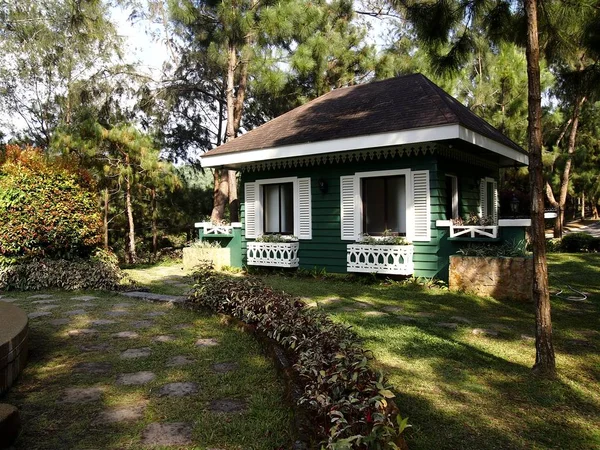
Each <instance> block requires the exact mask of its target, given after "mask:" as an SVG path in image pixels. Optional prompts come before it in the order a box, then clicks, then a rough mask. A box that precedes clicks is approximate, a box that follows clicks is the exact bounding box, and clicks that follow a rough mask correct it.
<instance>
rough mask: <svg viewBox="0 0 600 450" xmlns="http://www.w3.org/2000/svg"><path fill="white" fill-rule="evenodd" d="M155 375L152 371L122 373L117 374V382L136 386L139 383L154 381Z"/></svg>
mask: <svg viewBox="0 0 600 450" xmlns="http://www.w3.org/2000/svg"><path fill="white" fill-rule="evenodd" d="M155 378H156V375H155V374H153V373H152V372H147V371H143V372H133V373H122V374H120V375H117V381H116V383H117V384H120V385H122V386H137V385H141V384H147V383H150V382H151V381H154V379H155Z"/></svg>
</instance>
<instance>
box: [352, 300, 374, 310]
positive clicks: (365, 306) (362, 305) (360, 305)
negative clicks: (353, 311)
mask: <svg viewBox="0 0 600 450" xmlns="http://www.w3.org/2000/svg"><path fill="white" fill-rule="evenodd" d="M353 305H354V306H355V307H357V308H361V309H369V308H371V307H372V305H369V304H368V303H365V302H354V303H353Z"/></svg>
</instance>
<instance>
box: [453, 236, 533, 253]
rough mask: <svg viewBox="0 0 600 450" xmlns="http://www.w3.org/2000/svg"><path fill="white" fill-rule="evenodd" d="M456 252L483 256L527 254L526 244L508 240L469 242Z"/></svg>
mask: <svg viewBox="0 0 600 450" xmlns="http://www.w3.org/2000/svg"><path fill="white" fill-rule="evenodd" d="M456 253H458V254H460V255H463V256H481V257H487V256H490V257H503V256H504V257H519V256H526V255H527V250H526V244H525V241H524V240H521V241H506V242H503V243H502V244H500V245H498V244H468V245H467V246H466V247H462V248H461V249H459V250H458V251H457V252H456Z"/></svg>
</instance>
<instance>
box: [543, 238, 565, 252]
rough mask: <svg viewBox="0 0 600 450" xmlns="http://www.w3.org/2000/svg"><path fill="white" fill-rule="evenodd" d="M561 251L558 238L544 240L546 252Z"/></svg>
mask: <svg viewBox="0 0 600 450" xmlns="http://www.w3.org/2000/svg"><path fill="white" fill-rule="evenodd" d="M560 249H561V240H560V239H558V238H551V239H546V252H548V253H559V252H560Z"/></svg>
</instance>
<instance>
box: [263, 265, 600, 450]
mask: <svg viewBox="0 0 600 450" xmlns="http://www.w3.org/2000/svg"><path fill="white" fill-rule="evenodd" d="M549 263H550V272H551V275H552V276H553V277H552V278H551V284H552V287H553V289H555V290H556V288H558V287H563V286H564V284H565V283H569V284H571V285H573V286H574V287H579V288H580V289H582V290H583V291H585V292H587V293H589V294H590V297H589V300H588V301H586V302H581V303H575V302H569V301H565V300H561V299H558V298H553V299H552V307H553V325H554V345H555V349H556V354H557V364H558V371H559V377H558V380H556V381H547V380H543V379H538V378H536V377H535V376H533V375H532V373H531V366H532V365H533V363H534V359H535V348H534V341H533V340H532V339H531V338H532V336H533V335H534V312H533V306H532V305H531V304H522V303H511V302H499V301H495V300H493V299H490V298H480V297H475V296H469V295H462V294H454V293H450V292H448V291H444V290H439V289H427V288H423V287H418V286H406V285H404V286H401V285H399V284H398V283H388V284H385V283H382V284H378V285H370V286H365V285H360V284H356V283H348V282H343V281H336V280H326V281H323V280H318V282H317V281H316V280H314V279H306V278H304V279H302V278H289V277H282V276H278V275H267V276H264V280H265V281H266V282H267V283H268V284H270V285H271V286H273V287H275V288H277V289H281V290H284V291H286V292H289V293H291V294H294V295H298V296H300V297H303V299H304V300H305V301H306V302H308V303H312V304H315V303H316V304H317V306H318V307H322V308H323V309H325V310H326V311H327V312H328V313H330V314H331V315H332V316H333V317H334V319H335V320H337V321H339V322H343V323H346V324H349V325H351V326H352V327H353V329H354V330H355V331H356V332H357V333H358V334H359V335H360V336H361V337H362V338H364V340H365V346H366V347H367V348H369V349H371V350H372V351H373V353H374V355H375V357H376V362H375V365H376V367H377V368H379V369H381V370H382V371H383V372H385V374H386V375H387V377H388V379H389V380H390V382H391V383H392V385H393V386H394V388H395V390H396V392H397V399H396V400H397V402H398V405H399V407H400V410H401V412H402V414H403V416H409V421H410V423H412V425H413V427H412V429H410V430H408V431H407V438H408V443H409V447H410V448H411V450H429V449H435V450H440V449H453V450H456V449H477V450H482V449H550V448H552V449H593V448H600V255H598V254H576V255H575V254H574V255H569V254H556V255H550V257H549ZM555 277H556V278H555ZM450 324H458V327H457V328H456V329H452V328H447V327H451V326H453V325H450ZM475 328H477V329H483V330H489V333H488V334H474V333H473V329H475Z"/></svg>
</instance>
